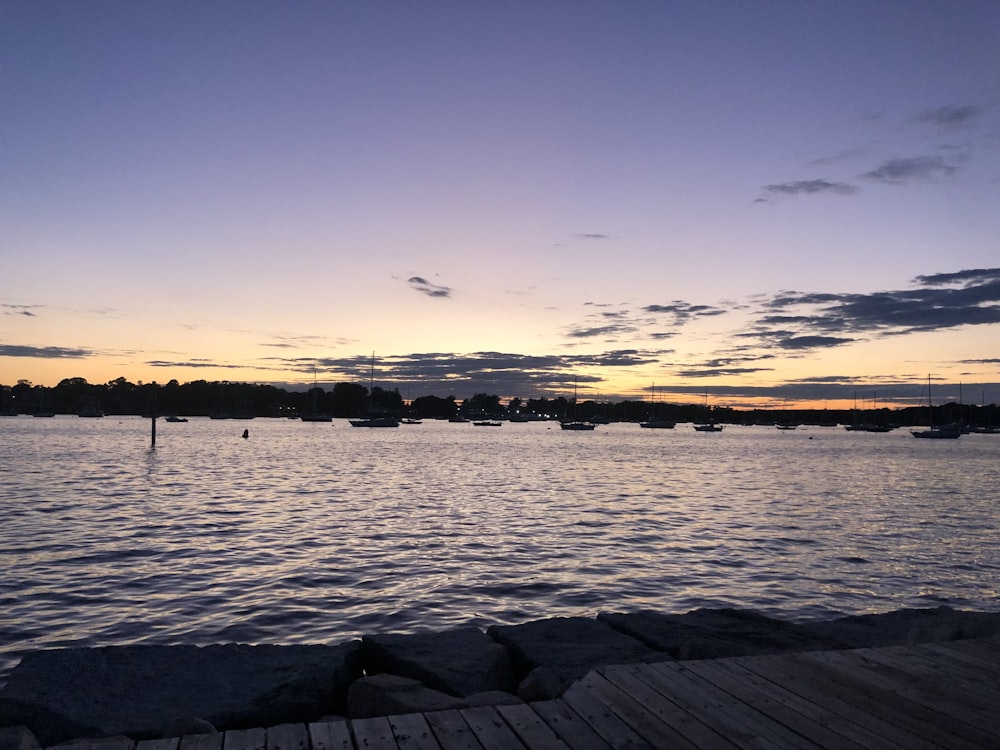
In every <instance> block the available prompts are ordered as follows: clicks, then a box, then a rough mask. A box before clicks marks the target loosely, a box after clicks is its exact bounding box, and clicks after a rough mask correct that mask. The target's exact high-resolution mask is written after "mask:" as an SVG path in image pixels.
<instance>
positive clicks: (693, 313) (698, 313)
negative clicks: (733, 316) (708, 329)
mask: <svg viewBox="0 0 1000 750" xmlns="http://www.w3.org/2000/svg"><path fill="white" fill-rule="evenodd" d="M642 310H643V312H646V313H649V314H650V315H657V316H659V315H667V316H669V317H670V318H671V319H672V322H673V324H674V325H676V326H682V325H684V324H685V323H688V322H689V321H691V320H693V319H695V318H705V317H714V316H716V315H725V313H726V311H725V310H724V309H722V308H721V307H712V306H711V305H693V304H691V303H690V302H684V301H683V300H674V301H673V302H669V303H667V304H662V305H660V304H657V305H646V306H645V307H643V308H642Z"/></svg>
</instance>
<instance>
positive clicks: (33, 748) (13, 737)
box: [0, 726, 39, 750]
mask: <svg viewBox="0 0 1000 750" xmlns="http://www.w3.org/2000/svg"><path fill="white" fill-rule="evenodd" d="M38 749H39V744H38V738H36V737H35V735H34V734H33V733H32V731H31V730H30V729H28V728H27V727H23V726H19V727H6V728H4V729H0V750H38Z"/></svg>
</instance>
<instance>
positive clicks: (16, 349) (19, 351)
mask: <svg viewBox="0 0 1000 750" xmlns="http://www.w3.org/2000/svg"><path fill="white" fill-rule="evenodd" d="M93 354H94V352H93V351H91V350H90V349H67V348H65V347H61V346H17V345H14V344H0V357H29V358H33V359H84V358H85V357H90V356H92V355H93Z"/></svg>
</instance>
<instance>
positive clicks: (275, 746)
mask: <svg viewBox="0 0 1000 750" xmlns="http://www.w3.org/2000/svg"><path fill="white" fill-rule="evenodd" d="M267 750H309V732H308V730H307V729H306V725H305V724H279V725H278V726H275V727H268V728H267Z"/></svg>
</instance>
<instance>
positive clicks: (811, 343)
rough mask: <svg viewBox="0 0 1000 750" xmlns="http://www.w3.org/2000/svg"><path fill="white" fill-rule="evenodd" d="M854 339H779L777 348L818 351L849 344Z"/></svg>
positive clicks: (808, 337) (810, 337) (804, 337)
mask: <svg viewBox="0 0 1000 750" xmlns="http://www.w3.org/2000/svg"><path fill="white" fill-rule="evenodd" d="M852 341H854V339H845V338H838V337H836V336H790V337H788V338H785V339H781V340H780V341H779V342H778V346H780V347H781V348H782V349H820V348H825V347H830V346H841V345H842V344H850V343H851V342H852Z"/></svg>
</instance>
